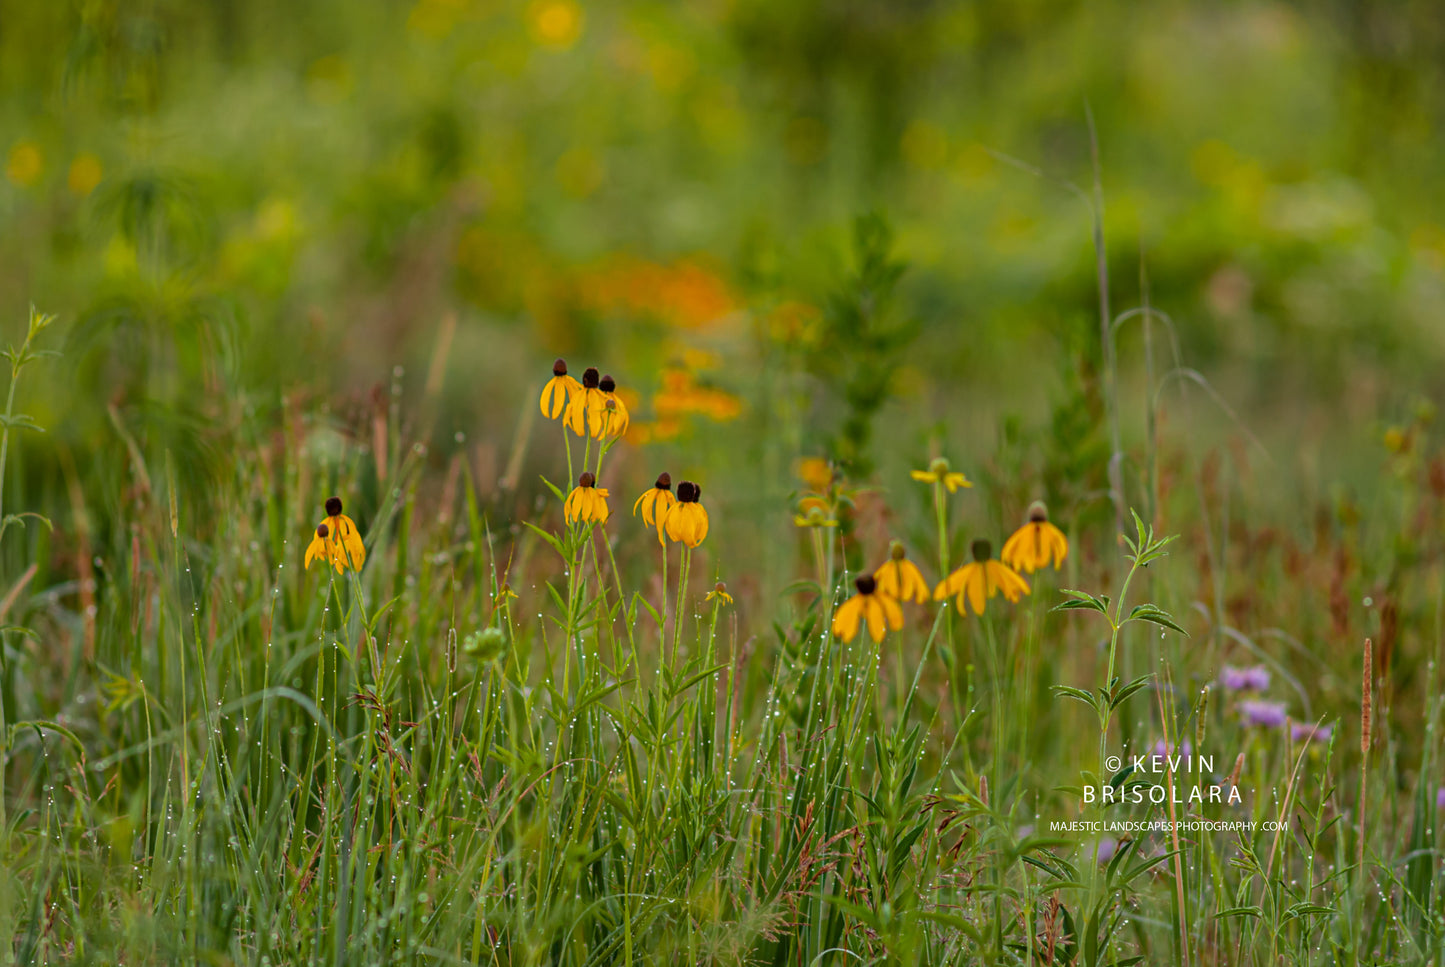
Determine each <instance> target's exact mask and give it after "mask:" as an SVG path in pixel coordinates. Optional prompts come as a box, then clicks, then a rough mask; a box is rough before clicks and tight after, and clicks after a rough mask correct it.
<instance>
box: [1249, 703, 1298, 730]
mask: <svg viewBox="0 0 1445 967" xmlns="http://www.w3.org/2000/svg"><path fill="white" fill-rule="evenodd" d="M1239 711H1240V713H1241V714H1243V715H1244V721H1245V724H1246V725H1258V726H1260V727H1262V728H1266V729H1277V728H1279V727H1280V726H1282V725H1284V723H1285V719H1287V718H1288V717H1289V713H1288V712H1286V711H1285V707H1284V703H1283V702H1261V701H1257V700H1254V699H1246V700H1245V701H1243V702H1240V703H1239Z"/></svg>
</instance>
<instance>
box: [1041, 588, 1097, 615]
mask: <svg viewBox="0 0 1445 967" xmlns="http://www.w3.org/2000/svg"><path fill="white" fill-rule="evenodd" d="M1059 590H1061V591H1063V592H1064V593H1065V594H1067V595H1069V597H1071V598H1072V599H1073V600H1071V601H1065V602H1063V603H1062V604H1056V605H1054V607H1053V608H1051V609H1050V610H1051V611H1079V610H1087V611H1097V612H1099V613H1100V614H1102V615H1103V616H1104V617H1106V618H1107V617H1108V616H1109V596H1108V595H1093V594H1090V593H1089V592H1087V591H1075V590H1074V589H1072V588H1060V589H1059Z"/></svg>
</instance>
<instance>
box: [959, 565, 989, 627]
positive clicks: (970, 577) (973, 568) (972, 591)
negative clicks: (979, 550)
mask: <svg viewBox="0 0 1445 967" xmlns="http://www.w3.org/2000/svg"><path fill="white" fill-rule="evenodd" d="M963 570H964V571H966V572H967V573H966V574H965V575H964V591H965V592H966V593H967V594H968V603H969V604H970V605H971V606H972V607H973V613H974V614H983V605H984V601H985V599H986V597H987V595H988V587H987V585H988V579H987V578H986V577H985V576H984V569H983V565H981V564H979V563H977V562H974V563H972V564H965V565H964V566H963ZM962 596H963V595H959V597H962Z"/></svg>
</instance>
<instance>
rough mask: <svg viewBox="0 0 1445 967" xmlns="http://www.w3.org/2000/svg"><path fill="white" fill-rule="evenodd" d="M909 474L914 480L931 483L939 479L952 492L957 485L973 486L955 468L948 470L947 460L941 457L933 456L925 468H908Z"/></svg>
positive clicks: (955, 489) (956, 488)
mask: <svg viewBox="0 0 1445 967" xmlns="http://www.w3.org/2000/svg"><path fill="white" fill-rule="evenodd" d="M909 476H911V477H912V478H913V479H914V480H921V481H923V482H924V483H931V484H933V483H938V482H939V481H940V480H941V481H943V485H944V486H945V487H947V488H948V492H949V493H954V492H955V491H957V490H958V488H959V487H972V486H973V484H971V483H969V481H968V478H967V477H965V476H964V475H963V474H961V473H959V472H958V471H956V470H950V469H949V465H948V461H947V460H946V459H944V458H943V457H935V458H934V460H933V462H932V463H930V464H929V465H928V469H927V470H910V471H909Z"/></svg>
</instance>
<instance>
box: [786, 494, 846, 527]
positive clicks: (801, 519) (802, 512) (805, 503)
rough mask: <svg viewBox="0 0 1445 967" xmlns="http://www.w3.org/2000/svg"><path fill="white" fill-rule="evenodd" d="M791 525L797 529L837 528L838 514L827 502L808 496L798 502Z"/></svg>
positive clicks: (814, 496)
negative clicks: (797, 527) (794, 525)
mask: <svg viewBox="0 0 1445 967" xmlns="http://www.w3.org/2000/svg"><path fill="white" fill-rule="evenodd" d="M793 523H794V524H796V525H797V526H799V527H837V526H838V514H837V512H836V511H835V510H834V509H833V505H832V504H831V503H829V502H828V500H826V499H825V498H823V497H819V496H818V495H817V494H809V495H807V496H806V497H803V498H802V499H801V500H799V501H798V512H797V514H795V515H794V516H793Z"/></svg>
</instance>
